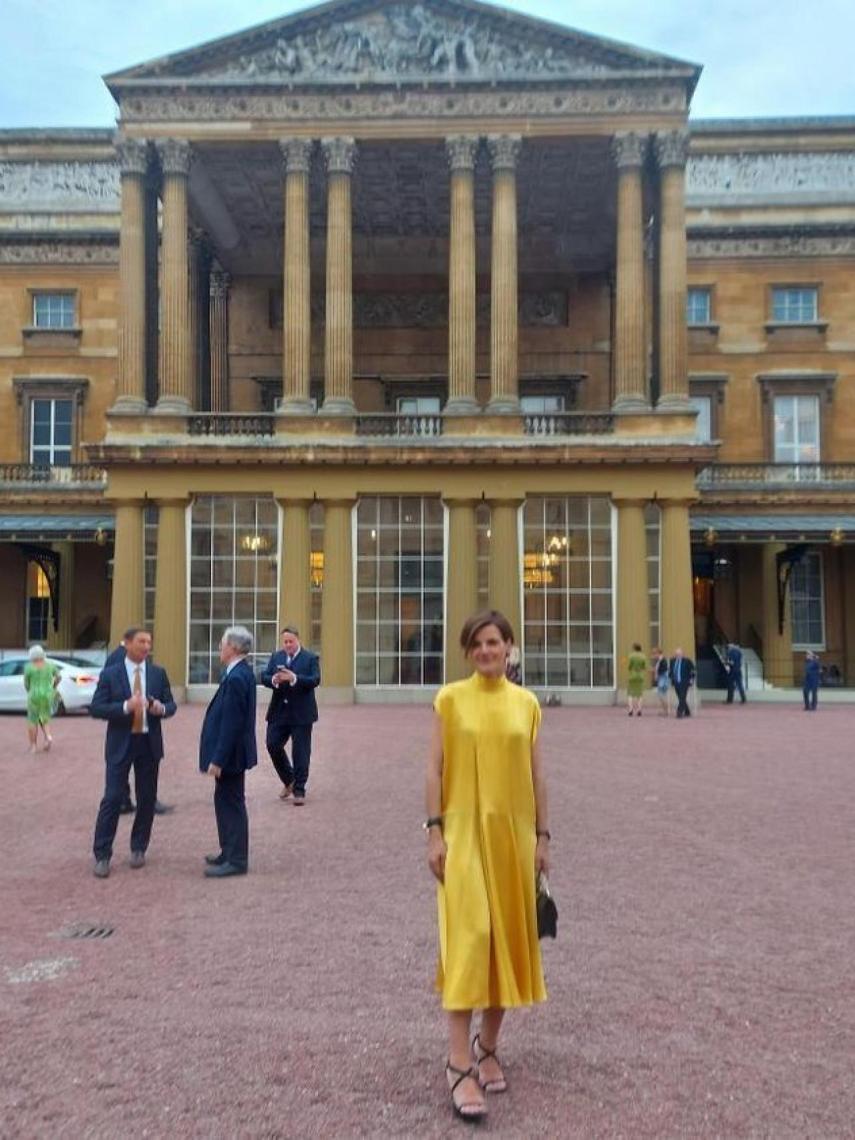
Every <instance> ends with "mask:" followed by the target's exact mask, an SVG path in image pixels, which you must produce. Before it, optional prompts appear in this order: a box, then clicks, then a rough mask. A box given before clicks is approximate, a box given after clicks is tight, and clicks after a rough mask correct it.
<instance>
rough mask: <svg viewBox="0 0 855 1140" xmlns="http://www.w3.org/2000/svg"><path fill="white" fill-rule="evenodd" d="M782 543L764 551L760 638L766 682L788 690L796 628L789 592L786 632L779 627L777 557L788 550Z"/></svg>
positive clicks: (767, 546)
mask: <svg viewBox="0 0 855 1140" xmlns="http://www.w3.org/2000/svg"><path fill="white" fill-rule="evenodd" d="M786 548H787V547H786V544H785V543H783V542H764V543H763V549H762V554H761V558H762V569H763V579H762V581H763V586H762V589H763V603H762V604H763V609H762V623H761V627H760V635H761V637H762V638H763V679H764V680H766V681H769V682H770V683H771V684H773V685H778V686H781V687H783V688H787V687H789V686H790V685H792V684H793V679H794V678H793V626H792V614H791V610H790V591H789V587H788V588H787V592H786V596H785V598H784V613H783V618H784V621H783V628H782V627H781V626H780V625H779V623H778V618H779V616H780V614H779V611H778V590H779V584H778V574H779V570H778V555H779V554H780V553H782V552H783V551H784V550H786Z"/></svg>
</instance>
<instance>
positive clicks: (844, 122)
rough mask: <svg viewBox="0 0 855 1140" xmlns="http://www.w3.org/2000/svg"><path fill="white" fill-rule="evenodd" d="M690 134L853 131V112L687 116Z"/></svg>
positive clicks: (854, 117)
mask: <svg viewBox="0 0 855 1140" xmlns="http://www.w3.org/2000/svg"><path fill="white" fill-rule="evenodd" d="M689 130H690V131H691V133H692V134H693V135H695V134H697V135H718V134H742V135H745V134H757V135H760V134H774V133H779V134H783V133H784V132H791V131H816V132H822V131H855V116H853V115H792V116H781V117H777V118H768V119H763V118H760V119H755V118H747V119H690V120H689Z"/></svg>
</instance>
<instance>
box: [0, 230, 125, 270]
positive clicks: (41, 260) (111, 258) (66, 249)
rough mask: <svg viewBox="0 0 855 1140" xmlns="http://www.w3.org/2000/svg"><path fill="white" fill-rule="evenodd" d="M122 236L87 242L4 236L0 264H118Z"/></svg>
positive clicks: (0, 242) (0, 246) (1, 244)
mask: <svg viewBox="0 0 855 1140" xmlns="http://www.w3.org/2000/svg"><path fill="white" fill-rule="evenodd" d="M118 264H119V238H118V234H117V235H116V238H115V241H114V242H112V243H109V242H87V241H80V240H79V239H78V240H75V239H71V238H59V239H51V240H50V241H33V240H26V241H4V240H3V239H2V238H0V265H118Z"/></svg>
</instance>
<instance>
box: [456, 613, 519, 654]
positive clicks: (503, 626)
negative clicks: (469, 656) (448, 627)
mask: <svg viewBox="0 0 855 1140" xmlns="http://www.w3.org/2000/svg"><path fill="white" fill-rule="evenodd" d="M488 625H494V626H495V627H496V629H497V630H498V631H499V633H500V634H501V635H502V638H503V640H504V641H513V640H514V630H513V626H512V625H511V623H510V622H509V621H508V619H507V618H506V617H505V615H504V614H500V613H499V611H498V610H482V611H481V613H479V614H473V615H472V617H471V618H468V619H467V621H466V622H464V625H463V629H461V631H460V644H461V646H462V647H463V652H464V653H468V652H469V651H470V650H471V648H472V646H473V645H474V644H475V638H476V637H477V636H478V634H479V633H480V632H481V630H482V629H484V627H485V626H488Z"/></svg>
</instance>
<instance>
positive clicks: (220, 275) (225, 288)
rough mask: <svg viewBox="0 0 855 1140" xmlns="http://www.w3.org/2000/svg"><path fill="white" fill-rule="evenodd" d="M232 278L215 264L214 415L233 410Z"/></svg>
mask: <svg viewBox="0 0 855 1140" xmlns="http://www.w3.org/2000/svg"><path fill="white" fill-rule="evenodd" d="M230 284H231V277H230V276H229V274H228V273H226V271H225V270H224V269H223V267H222V266H221V265H220V264H219V262H216V261H215V262H214V264H213V266H212V267H211V277H210V285H209V290H210V308H209V316H208V322H209V324H208V327H209V333H208V335H209V340H210V355H211V411H212V412H227V411H228V410H229V285H230Z"/></svg>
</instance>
